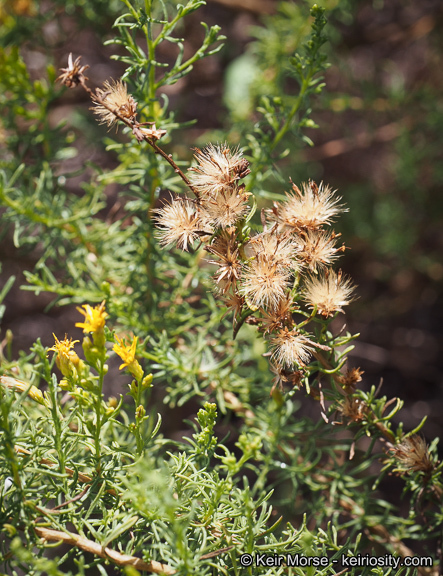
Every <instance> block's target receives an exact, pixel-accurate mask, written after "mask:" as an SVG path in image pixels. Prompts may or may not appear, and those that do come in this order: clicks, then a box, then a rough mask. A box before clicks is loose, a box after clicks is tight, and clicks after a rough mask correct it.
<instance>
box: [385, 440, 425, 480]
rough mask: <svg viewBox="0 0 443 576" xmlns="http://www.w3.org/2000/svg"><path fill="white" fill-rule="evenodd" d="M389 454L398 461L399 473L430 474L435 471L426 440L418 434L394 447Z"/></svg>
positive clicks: (397, 469)
mask: <svg viewBox="0 0 443 576" xmlns="http://www.w3.org/2000/svg"><path fill="white" fill-rule="evenodd" d="M389 452H391V454H392V455H393V456H394V458H395V459H396V460H397V462H398V465H397V468H396V469H395V470H396V471H397V472H399V473H400V474H401V473H404V472H409V473H410V472H425V473H426V474H429V473H430V472H432V470H433V469H434V464H433V462H432V460H431V457H430V455H429V450H428V447H427V445H426V442H425V440H424V439H423V438H422V437H421V436H419V435H418V434H414V435H413V436H408V437H407V438H405V439H404V440H403V442H401V443H400V444H397V445H396V446H392V448H390V449H389Z"/></svg>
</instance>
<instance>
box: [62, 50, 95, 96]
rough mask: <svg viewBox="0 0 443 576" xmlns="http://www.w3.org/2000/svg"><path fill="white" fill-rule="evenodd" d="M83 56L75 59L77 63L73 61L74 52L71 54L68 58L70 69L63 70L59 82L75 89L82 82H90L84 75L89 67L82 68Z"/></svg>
mask: <svg viewBox="0 0 443 576" xmlns="http://www.w3.org/2000/svg"><path fill="white" fill-rule="evenodd" d="M80 60H81V56H79V57H78V58H76V59H75V62H73V61H72V52H71V54H69V57H68V67H67V68H61V69H60V72H62V74H60V76H59V77H58V78H57V81H60V82H61V83H62V84H64V85H65V86H67V87H68V88H75V87H76V86H78V85H79V84H81V83H82V82H84V81H86V80H89V78H87V77H86V76H85V75H84V72H85V70H87V69H88V68H89V66H88V65H85V66H80Z"/></svg>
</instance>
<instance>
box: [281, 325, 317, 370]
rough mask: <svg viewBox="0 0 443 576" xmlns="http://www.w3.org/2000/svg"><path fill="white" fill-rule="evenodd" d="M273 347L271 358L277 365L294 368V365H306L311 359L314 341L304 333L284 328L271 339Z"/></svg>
mask: <svg viewBox="0 0 443 576" xmlns="http://www.w3.org/2000/svg"><path fill="white" fill-rule="evenodd" d="M271 347H272V348H273V353H272V356H271V358H272V360H274V362H275V363H276V364H277V366H282V367H283V366H287V367H288V368H293V367H294V365H296V366H304V365H305V364H306V363H307V362H308V361H309V357H310V355H311V351H312V348H313V343H312V342H311V341H310V340H309V338H307V337H306V336H304V335H303V334H299V333H298V332H296V331H295V330H288V328H283V330H279V332H278V334H277V336H275V337H274V338H272V339H271Z"/></svg>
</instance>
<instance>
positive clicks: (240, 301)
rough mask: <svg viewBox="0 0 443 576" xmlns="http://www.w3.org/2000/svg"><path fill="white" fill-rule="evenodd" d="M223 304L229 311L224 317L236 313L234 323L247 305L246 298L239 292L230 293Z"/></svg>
mask: <svg viewBox="0 0 443 576" xmlns="http://www.w3.org/2000/svg"><path fill="white" fill-rule="evenodd" d="M222 300H223V304H224V305H225V306H226V308H227V310H226V313H225V314H224V316H226V314H228V313H229V312H231V311H232V312H234V322H235V319H236V318H237V317H238V316H239V315H240V314H241V311H242V310H243V307H244V305H245V299H244V297H243V296H242V295H241V294H239V293H238V292H228V293H227V294H226V295H225V296H223V298H222Z"/></svg>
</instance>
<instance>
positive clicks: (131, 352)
mask: <svg viewBox="0 0 443 576" xmlns="http://www.w3.org/2000/svg"><path fill="white" fill-rule="evenodd" d="M115 339H116V340H117V344H114V346H113V348H112V349H113V351H114V352H115V353H116V354H117V355H118V356H120V358H121V359H122V360H123V364H121V365H120V370H122V369H123V368H127V369H128V372H130V373H131V374H132V375H133V376H134V378H135V379H136V380H140V379H141V378H142V377H143V370H142V367H141V366H140V364H139V362H138V360H136V359H135V351H136V348H137V340H138V338H137V336H134V340H133V341H132V344H131V345H129V344H126V342H125V340H123V338H122V339H120V338H118V337H117V336H116V337H115Z"/></svg>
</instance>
